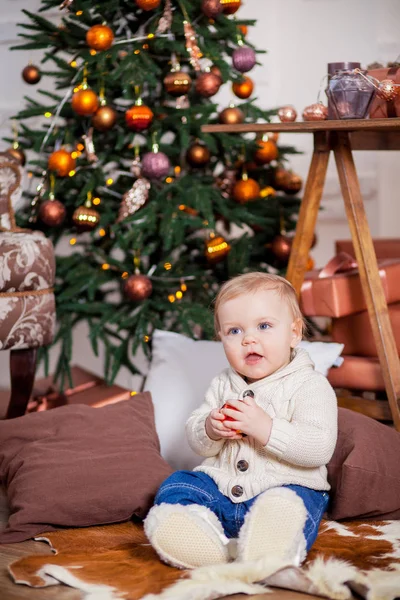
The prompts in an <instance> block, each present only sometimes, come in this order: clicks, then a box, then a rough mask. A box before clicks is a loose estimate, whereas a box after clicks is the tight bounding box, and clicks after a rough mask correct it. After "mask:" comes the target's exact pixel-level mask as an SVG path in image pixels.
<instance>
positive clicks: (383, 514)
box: [328, 408, 400, 520]
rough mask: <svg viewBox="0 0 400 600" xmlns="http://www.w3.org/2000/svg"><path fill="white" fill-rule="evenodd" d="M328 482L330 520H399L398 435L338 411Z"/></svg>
mask: <svg viewBox="0 0 400 600" xmlns="http://www.w3.org/2000/svg"><path fill="white" fill-rule="evenodd" d="M328 479H329V482H330V484H331V486H332V490H331V504H330V507H329V510H328V514H329V517H330V518H331V519H335V520H340V519H350V518H354V517H360V518H361V517H363V518H364V517H378V516H379V518H381V519H400V433H399V432H397V431H395V430H394V429H392V428H391V427H389V426H388V425H383V424H382V423H379V422H378V421H375V420H374V419H371V418H369V417H366V416H364V415H361V414H359V413H356V412H353V411H351V410H348V409H346V408H339V436H338V441H337V444H336V449H335V452H334V454H333V456H332V458H331V460H330V462H329V464H328Z"/></svg>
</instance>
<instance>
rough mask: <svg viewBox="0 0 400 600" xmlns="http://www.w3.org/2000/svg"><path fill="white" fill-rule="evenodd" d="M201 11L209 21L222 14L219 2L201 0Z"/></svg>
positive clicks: (217, 0) (215, 0) (218, 0)
mask: <svg viewBox="0 0 400 600" xmlns="http://www.w3.org/2000/svg"><path fill="white" fill-rule="evenodd" d="M201 10H202V11H203V13H204V14H205V16H206V17H208V18H209V19H215V17H218V15H219V14H220V13H221V12H222V4H221V0H203V2H202V3H201Z"/></svg>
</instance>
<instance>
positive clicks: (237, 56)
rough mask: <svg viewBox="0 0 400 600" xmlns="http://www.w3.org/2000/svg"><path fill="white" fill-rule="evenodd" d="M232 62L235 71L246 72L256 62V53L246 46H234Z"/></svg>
mask: <svg viewBox="0 0 400 600" xmlns="http://www.w3.org/2000/svg"><path fill="white" fill-rule="evenodd" d="M232 63H233V66H234V67H235V69H236V70H237V71H240V72H241V73H247V71H250V70H251V69H252V68H253V67H254V65H255V64H256V53H255V52H254V50H253V49H252V48H249V47H248V46H241V47H240V48H236V50H235V51H234V52H233V54H232Z"/></svg>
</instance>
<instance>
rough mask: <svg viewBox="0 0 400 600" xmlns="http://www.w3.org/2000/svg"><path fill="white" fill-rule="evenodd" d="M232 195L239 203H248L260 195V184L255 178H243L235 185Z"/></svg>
mask: <svg viewBox="0 0 400 600" xmlns="http://www.w3.org/2000/svg"><path fill="white" fill-rule="evenodd" d="M232 196H233V198H234V200H236V202H239V204H246V203H247V202H252V201H253V200H258V198H259V197H260V186H259V185H258V183H257V181H256V180H255V179H251V178H250V177H249V178H248V179H241V180H240V181H237V182H236V183H235V185H234V186H233V190H232Z"/></svg>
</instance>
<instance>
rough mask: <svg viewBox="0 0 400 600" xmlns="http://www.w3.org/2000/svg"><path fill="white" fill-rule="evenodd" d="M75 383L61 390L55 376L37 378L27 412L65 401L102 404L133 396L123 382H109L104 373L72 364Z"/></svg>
mask: <svg viewBox="0 0 400 600" xmlns="http://www.w3.org/2000/svg"><path fill="white" fill-rule="evenodd" d="M71 377H72V387H68V388H67V389H65V390H64V391H63V392H60V390H59V387H58V386H57V385H56V384H54V382H53V377H52V376H50V377H45V378H43V379H37V380H36V381H35V385H34V387H33V392H32V395H31V399H30V400H29V403H28V408H27V411H26V412H40V411H42V410H50V409H51V408H56V407H57V406H64V405H65V404H86V405H88V406H92V407H93V408H100V407H101V406H106V405H107V404H115V403H116V402H121V401H122V400H128V399H129V398H131V392H130V390H127V389H125V388H123V387H120V386H119V385H107V384H106V383H105V381H104V379H102V378H101V377H98V376H97V375H94V374H93V373H90V372H89V371H86V370H85V369H82V368H81V367H77V366H73V367H71Z"/></svg>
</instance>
